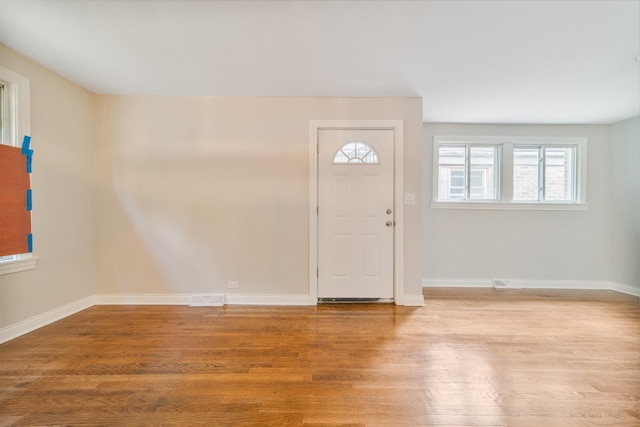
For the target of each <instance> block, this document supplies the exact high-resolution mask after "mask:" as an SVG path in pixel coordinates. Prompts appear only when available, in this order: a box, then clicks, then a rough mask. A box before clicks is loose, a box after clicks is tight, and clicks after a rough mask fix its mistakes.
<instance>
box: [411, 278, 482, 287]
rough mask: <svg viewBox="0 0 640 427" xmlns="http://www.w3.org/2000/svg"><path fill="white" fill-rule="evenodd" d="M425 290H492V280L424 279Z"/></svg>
mask: <svg viewBox="0 0 640 427" xmlns="http://www.w3.org/2000/svg"><path fill="white" fill-rule="evenodd" d="M422 287H423V288H492V287H493V283H492V282H491V280H490V279H422Z"/></svg>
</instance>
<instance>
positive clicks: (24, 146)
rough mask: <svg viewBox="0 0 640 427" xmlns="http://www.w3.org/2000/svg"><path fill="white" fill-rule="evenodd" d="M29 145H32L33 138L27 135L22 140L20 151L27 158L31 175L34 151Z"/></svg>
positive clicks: (28, 171) (28, 170)
mask: <svg viewBox="0 0 640 427" xmlns="http://www.w3.org/2000/svg"><path fill="white" fill-rule="evenodd" d="M29 144H31V137H30V136H29V135H25V136H24V139H23V140H22V149H21V150H20V151H21V153H22V154H24V155H25V156H26V158H27V173H31V160H32V159H31V158H32V156H33V150H31V149H30V148H29Z"/></svg>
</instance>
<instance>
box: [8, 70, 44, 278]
mask: <svg viewBox="0 0 640 427" xmlns="http://www.w3.org/2000/svg"><path fill="white" fill-rule="evenodd" d="M25 135H28V136H31V111H30V82H29V80H28V79H27V78H25V77H23V76H21V75H19V74H17V73H15V72H13V71H11V70H8V69H6V68H4V67H0V144H2V145H8V146H12V147H21V145H22V140H23V138H24V136H25ZM36 262H37V258H36V257H35V256H34V255H33V253H17V254H8V255H4V256H0V275H3V274H10V273H16V272H19V271H24V270H31V269H33V268H35V266H36Z"/></svg>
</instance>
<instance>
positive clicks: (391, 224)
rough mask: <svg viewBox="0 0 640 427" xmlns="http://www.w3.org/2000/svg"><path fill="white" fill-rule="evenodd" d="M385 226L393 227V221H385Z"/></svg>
mask: <svg viewBox="0 0 640 427" xmlns="http://www.w3.org/2000/svg"><path fill="white" fill-rule="evenodd" d="M385 225H386V226H387V227H393V221H387V222H386V223H385Z"/></svg>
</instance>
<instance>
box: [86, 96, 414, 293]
mask: <svg viewBox="0 0 640 427" xmlns="http://www.w3.org/2000/svg"><path fill="white" fill-rule="evenodd" d="M101 108H102V120H103V126H104V132H103V139H102V140H101V142H100V147H99V153H98V158H99V162H98V171H99V174H100V187H99V191H98V193H99V195H100V198H99V202H98V205H97V208H98V209H97V212H98V224H99V239H98V248H99V270H98V271H99V276H98V289H97V292H98V293H100V294H141V293H142V294H144V293H147V294H148V293H154V294H155V293H202V292H212V293H215V292H217V293H229V292H230V291H229V290H228V289H227V281H229V280H237V281H239V282H240V288H239V289H238V290H237V291H236V290H234V291H233V292H234V293H241V294H294V295H304V294H308V292H309V279H308V277H309V270H308V267H309V250H308V247H309V221H308V215H309V213H308V209H309V176H308V175H309V121H310V120H338V119H340V120H350V119H354V120H355V119H360V120H363V119H368V120H374V119H386V120H389V119H401V120H404V126H405V127H404V134H405V144H404V153H405V177H404V178H405V192H414V193H418V195H420V193H421V192H420V188H421V185H422V183H421V179H422V144H421V134H422V123H421V100H420V99H419V98H401V99H373V98H367V99H337V98H212V97H135V96H104V97H102V106H101ZM417 202H418V203H417V204H416V205H415V206H405V218H404V220H405V230H406V232H405V250H404V254H405V264H406V265H405V271H404V276H405V283H404V287H405V294H409V295H420V292H421V266H420V262H421V256H420V254H421V251H422V242H421V239H420V232H419V230H420V229H421V228H422V215H421V213H422V212H421V211H422V207H421V200H420V198H419V200H418V201H417Z"/></svg>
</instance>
